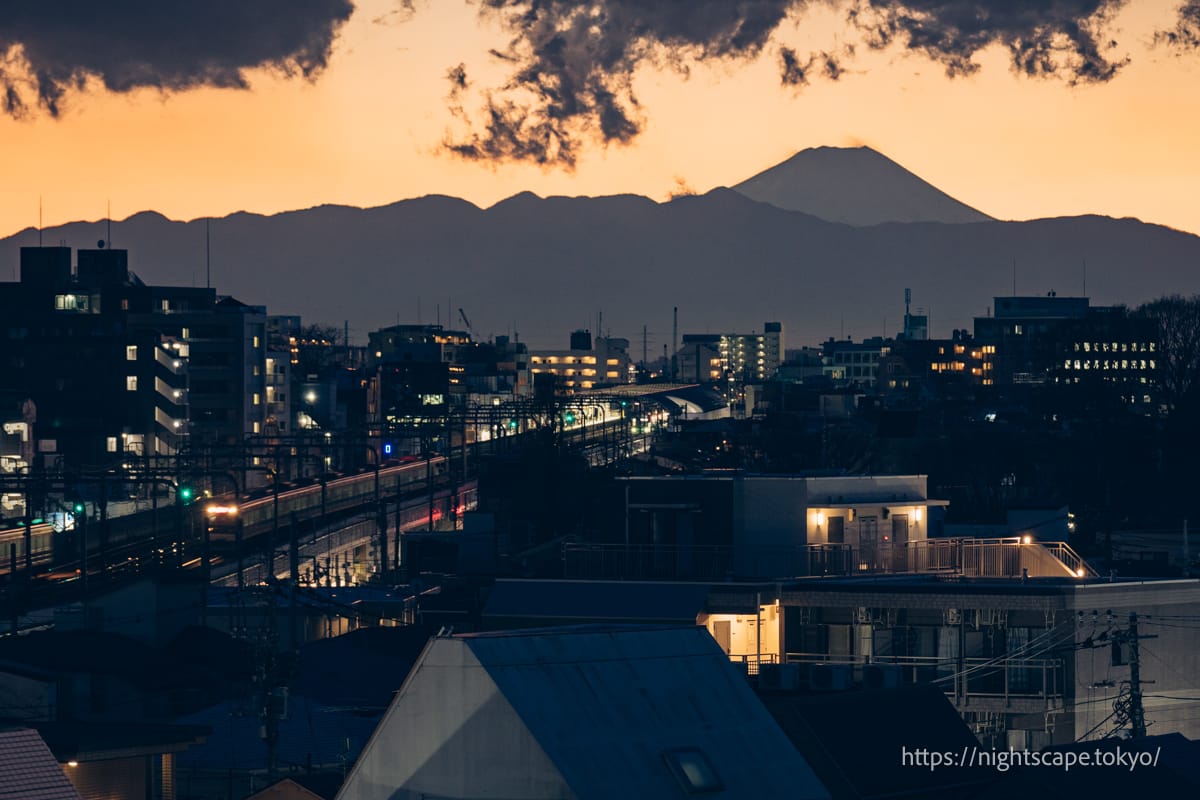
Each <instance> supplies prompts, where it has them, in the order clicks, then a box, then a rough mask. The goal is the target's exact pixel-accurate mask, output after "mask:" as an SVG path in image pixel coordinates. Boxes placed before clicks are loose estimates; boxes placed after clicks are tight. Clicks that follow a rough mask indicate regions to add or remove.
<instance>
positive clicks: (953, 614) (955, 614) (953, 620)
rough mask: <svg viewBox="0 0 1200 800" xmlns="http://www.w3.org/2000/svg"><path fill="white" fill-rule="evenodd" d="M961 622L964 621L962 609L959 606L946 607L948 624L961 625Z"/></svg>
mask: <svg viewBox="0 0 1200 800" xmlns="http://www.w3.org/2000/svg"><path fill="white" fill-rule="evenodd" d="M961 623H962V611H960V610H958V609H957V608H947V609H946V624H947V625H959V624H961Z"/></svg>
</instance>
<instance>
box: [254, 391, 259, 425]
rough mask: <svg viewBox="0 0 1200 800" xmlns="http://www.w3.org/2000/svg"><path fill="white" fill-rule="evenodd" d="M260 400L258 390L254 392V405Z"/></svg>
mask: <svg viewBox="0 0 1200 800" xmlns="http://www.w3.org/2000/svg"><path fill="white" fill-rule="evenodd" d="M260 400H261V398H259V396H258V392H255V393H254V405H258V404H259V402H260ZM255 433H257V431H255Z"/></svg>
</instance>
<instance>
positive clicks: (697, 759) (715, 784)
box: [663, 748, 725, 794]
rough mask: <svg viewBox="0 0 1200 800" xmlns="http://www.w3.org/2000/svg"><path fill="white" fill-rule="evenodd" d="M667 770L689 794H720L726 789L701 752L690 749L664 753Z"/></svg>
mask: <svg viewBox="0 0 1200 800" xmlns="http://www.w3.org/2000/svg"><path fill="white" fill-rule="evenodd" d="M663 760H664V761H666V762H667V768H668V769H670V770H671V774H672V775H674V776H675V780H677V781H679V785H680V786H681V787H683V790H684V791H685V792H687V793H688V794H704V793H707V792H719V791H721V790H722V789H724V788H725V785H724V784H723V783H721V779H720V778H718V777H717V771H716V770H715V769H713V765H712V763H711V762H710V761H709V760H708V758H707V757H706V756H705V755H704V753H702V752H700V751H699V750H696V749H693V748H688V749H680V750H668V751H667V752H665V753H663Z"/></svg>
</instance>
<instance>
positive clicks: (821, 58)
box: [779, 47, 854, 86]
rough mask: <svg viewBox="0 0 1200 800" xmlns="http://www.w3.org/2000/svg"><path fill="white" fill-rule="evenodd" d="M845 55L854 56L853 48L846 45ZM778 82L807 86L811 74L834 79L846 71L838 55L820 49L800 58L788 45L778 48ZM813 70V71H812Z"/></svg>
mask: <svg viewBox="0 0 1200 800" xmlns="http://www.w3.org/2000/svg"><path fill="white" fill-rule="evenodd" d="M846 55H847V56H848V57H853V56H854V48H853V47H847V48H846ZM779 63H780V74H779V79H780V82H782V83H783V85H784V86H808V84H809V78H810V76H812V75H813V74H820V75H821V77H823V78H827V79H828V80H831V81H836V80H837V79H838V78H840V77H842V74H843V73H844V72H845V71H846V70H845V68H844V67H843V66H842V62H841V61H840V60H839V58H838V56H837V55H835V54H833V53H830V52H827V51H825V50H822V51H820V52H817V53H810V54H809V55H808V58H806V59H804V60H803V61H801V60H800V55H799V54H798V53H797V52H796V51H795V50H793V49H792V48H790V47H781V48H779ZM814 70H815V72H814Z"/></svg>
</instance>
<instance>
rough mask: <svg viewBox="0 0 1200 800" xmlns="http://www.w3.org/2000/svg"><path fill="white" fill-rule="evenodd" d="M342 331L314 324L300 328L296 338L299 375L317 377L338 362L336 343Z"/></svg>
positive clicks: (329, 326)
mask: <svg viewBox="0 0 1200 800" xmlns="http://www.w3.org/2000/svg"><path fill="white" fill-rule="evenodd" d="M340 334H341V331H339V330H338V329H337V328H336V327H334V326H333V325H321V324H312V325H305V326H303V327H302V328H300V331H299V335H298V336H297V337H296V346H297V348H298V350H299V352H298V353H297V354H296V355H297V373H298V374H299V375H300V376H301V377H302V378H303V377H304V376H306V375H317V374H320V373H321V372H323V371H324V370H325V369H327V368H328V367H330V366H332V365H333V364H334V363H336V361H337V350H336V343H337V341H338V339H339V338H340Z"/></svg>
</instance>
